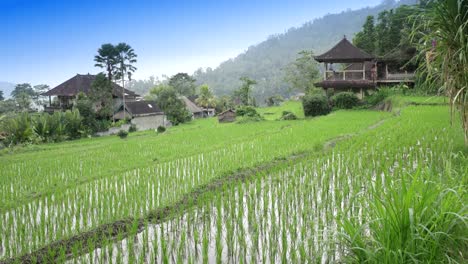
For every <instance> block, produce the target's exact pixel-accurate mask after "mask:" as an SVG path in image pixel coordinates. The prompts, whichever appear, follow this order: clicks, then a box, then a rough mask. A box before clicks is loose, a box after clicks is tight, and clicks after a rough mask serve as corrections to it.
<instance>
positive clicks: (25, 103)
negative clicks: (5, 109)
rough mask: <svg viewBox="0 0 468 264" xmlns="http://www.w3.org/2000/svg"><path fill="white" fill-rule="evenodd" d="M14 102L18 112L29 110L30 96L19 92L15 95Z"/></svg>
mask: <svg viewBox="0 0 468 264" xmlns="http://www.w3.org/2000/svg"><path fill="white" fill-rule="evenodd" d="M15 102H16V105H17V106H18V110H20V111H28V110H30V109H31V102H32V100H31V96H30V95H29V94H28V93H25V92H21V93H19V94H16V95H15Z"/></svg>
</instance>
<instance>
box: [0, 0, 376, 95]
mask: <svg viewBox="0 0 468 264" xmlns="http://www.w3.org/2000/svg"><path fill="white" fill-rule="evenodd" d="M380 1H381V0H347V1H345V0H327V1H323V0H321V1H315V0H230V1H228V0H218V1H216V0H198V1H197V0H192V1H189V0H186V1H177V0H173V1H157V0H153V1H149V0H148V1H146V0H133V1H132V0H128V1H124V0H121V1H119V0H114V1H111V0H81V1H78V0H76V1H73V0H62V1H59V0H56V1H53V0H49V1H45V0H44V1H42V0H0V14H1V17H0V36H1V41H0V58H1V59H2V63H1V64H0V81H8V82H12V83H23V82H30V83H32V84H39V83H45V84H49V85H51V86H55V85H58V84H60V83H61V82H63V81H65V80H67V79H68V78H70V77H72V76H73V75H75V74H77V73H88V72H89V73H96V72H99V71H100V69H99V68H95V67H94V62H93V58H94V55H96V52H97V49H98V48H99V47H100V45H101V44H103V43H115V44H116V43H118V42H126V43H128V44H130V45H131V46H132V47H133V48H134V49H135V51H136V53H137V54H138V63H137V65H136V66H137V68H138V70H137V71H136V73H135V78H139V79H141V78H147V77H149V76H151V75H154V76H161V75H162V74H166V75H172V74H175V73H177V72H188V73H193V71H195V70H196V69H197V68H199V67H203V68H205V67H213V68H215V67H216V66H217V65H219V63H221V62H222V61H224V60H226V59H229V58H233V57H235V56H236V55H238V54H239V53H241V52H243V51H245V50H246V49H247V48H248V47H249V46H251V45H254V44H257V43H259V42H261V41H263V40H265V39H266V38H267V37H268V36H269V35H272V34H277V33H283V32H285V31H286V30H287V29H288V28H290V27H293V26H295V27H298V26H301V25H302V24H303V23H305V22H307V21H310V20H313V19H314V18H317V17H321V16H323V15H325V14H327V13H337V12H341V11H344V10H346V9H358V8H362V7H366V6H374V5H377V4H379V3H380Z"/></svg>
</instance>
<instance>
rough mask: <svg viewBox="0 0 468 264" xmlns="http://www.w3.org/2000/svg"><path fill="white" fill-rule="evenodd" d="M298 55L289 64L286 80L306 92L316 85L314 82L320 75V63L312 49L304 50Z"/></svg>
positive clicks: (296, 88) (293, 86)
mask: <svg viewBox="0 0 468 264" xmlns="http://www.w3.org/2000/svg"><path fill="white" fill-rule="evenodd" d="M298 55H299V57H298V58H296V60H295V61H293V62H291V63H290V64H289V65H288V66H287V68H286V73H285V80H286V82H288V83H290V85H291V87H292V88H293V89H295V90H299V91H303V92H305V91H307V90H309V89H311V88H312V87H314V82H315V81H317V78H318V77H319V71H318V63H317V61H315V59H314V54H313V52H312V51H308V50H303V51H301V52H299V54H298Z"/></svg>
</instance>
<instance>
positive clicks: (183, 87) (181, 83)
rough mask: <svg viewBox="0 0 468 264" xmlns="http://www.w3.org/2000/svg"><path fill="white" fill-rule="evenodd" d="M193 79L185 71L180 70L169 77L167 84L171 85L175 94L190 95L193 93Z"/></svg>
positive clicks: (194, 86)
mask: <svg viewBox="0 0 468 264" xmlns="http://www.w3.org/2000/svg"><path fill="white" fill-rule="evenodd" d="M195 81H196V80H195V79H194V78H193V77H191V76H190V75H188V74H187V73H184V72H180V73H177V74H176V75H174V76H172V77H171V78H169V83H168V84H169V86H172V87H173V88H174V90H175V91H176V93H177V94H179V95H185V96H191V95H194V94H195V88H196V87H197V86H196V85H195Z"/></svg>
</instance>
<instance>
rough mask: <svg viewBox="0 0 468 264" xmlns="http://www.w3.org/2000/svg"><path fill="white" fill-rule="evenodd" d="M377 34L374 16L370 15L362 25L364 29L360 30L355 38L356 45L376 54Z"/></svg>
mask: <svg viewBox="0 0 468 264" xmlns="http://www.w3.org/2000/svg"><path fill="white" fill-rule="evenodd" d="M375 34H376V33H375V26H374V16H368V17H367V19H366V22H365V23H364V26H363V27H362V31H361V32H358V33H357V34H356V36H355V37H354V39H353V42H354V45H356V47H358V48H360V49H362V50H365V51H367V52H369V53H370V54H374V53H375V41H376V35H375Z"/></svg>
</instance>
